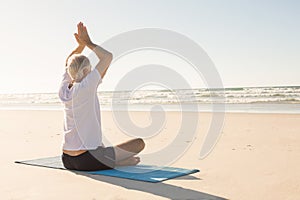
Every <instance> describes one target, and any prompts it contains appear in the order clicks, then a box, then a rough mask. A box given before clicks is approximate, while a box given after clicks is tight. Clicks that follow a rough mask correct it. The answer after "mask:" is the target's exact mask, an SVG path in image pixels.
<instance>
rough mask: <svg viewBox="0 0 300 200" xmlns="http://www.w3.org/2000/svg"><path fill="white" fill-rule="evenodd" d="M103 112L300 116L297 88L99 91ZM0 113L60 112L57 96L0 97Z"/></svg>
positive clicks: (12, 95) (298, 89) (7, 95)
mask: <svg viewBox="0 0 300 200" xmlns="http://www.w3.org/2000/svg"><path fill="white" fill-rule="evenodd" d="M98 97H99V101H100V105H101V109H102V110H108V111H109V110H112V109H114V110H130V111H150V110H151V109H152V110H154V111H155V110H161V109H163V110H165V111H187V112H246V113H296V114H297V113H300V86H288V87H286V86H285V87H240V88H225V89H207V88H198V89H174V90H137V91H99V92H98ZM0 109H1V110H62V109H63V106H62V104H61V102H60V100H59V98H58V94H57V93H31V94H0Z"/></svg>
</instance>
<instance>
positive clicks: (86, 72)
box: [83, 68, 90, 76]
mask: <svg viewBox="0 0 300 200" xmlns="http://www.w3.org/2000/svg"><path fill="white" fill-rule="evenodd" d="M89 72H90V70H89V69H88V68H85V69H83V74H84V76H86V75H87V74H88V73H89Z"/></svg>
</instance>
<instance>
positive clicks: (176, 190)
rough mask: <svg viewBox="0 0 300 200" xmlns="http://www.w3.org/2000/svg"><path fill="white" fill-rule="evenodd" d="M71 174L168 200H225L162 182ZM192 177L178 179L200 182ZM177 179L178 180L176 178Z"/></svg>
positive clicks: (78, 173)
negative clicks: (167, 199)
mask: <svg viewBox="0 0 300 200" xmlns="http://www.w3.org/2000/svg"><path fill="white" fill-rule="evenodd" d="M72 172H73V173H75V174H77V175H81V176H86V177H89V178H92V179H94V180H98V181H102V182H105V183H110V184H113V185H118V186H122V187H124V188H126V189H130V190H138V191H142V192H147V193H150V194H154V195H157V196H161V197H165V198H169V199H180V200H184V199H189V200H192V199H195V200H226V198H223V197H218V196H214V195H211V194H207V193H204V192H200V191H196V190H192V189H188V188H183V187H180V186H176V185H170V184H167V183H164V182H159V183H150V182H141V181H135V180H129V179H122V178H116V177H109V176H102V175H92V174H87V173H83V172H79V171H72ZM191 177H192V176H182V177H181V178H180V179H181V180H183V179H187V180H192V179H194V180H201V179H198V178H196V177H194V178H191ZM177 179H179V178H177Z"/></svg>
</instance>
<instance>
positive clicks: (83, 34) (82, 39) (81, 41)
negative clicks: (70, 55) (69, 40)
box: [74, 22, 92, 47]
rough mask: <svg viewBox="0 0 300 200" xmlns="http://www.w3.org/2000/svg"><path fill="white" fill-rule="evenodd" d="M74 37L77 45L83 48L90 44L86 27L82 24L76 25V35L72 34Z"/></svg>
mask: <svg viewBox="0 0 300 200" xmlns="http://www.w3.org/2000/svg"><path fill="white" fill-rule="evenodd" d="M74 36H75V39H76V41H77V43H78V45H79V46H81V47H85V46H88V45H90V44H92V41H91V39H90V36H89V34H88V32H87V29H86V26H84V25H83V23H82V22H79V23H78V24H77V33H74Z"/></svg>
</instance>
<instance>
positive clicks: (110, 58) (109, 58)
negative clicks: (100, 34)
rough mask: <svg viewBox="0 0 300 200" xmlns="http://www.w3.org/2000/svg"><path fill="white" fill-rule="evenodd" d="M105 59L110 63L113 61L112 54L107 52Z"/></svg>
mask: <svg viewBox="0 0 300 200" xmlns="http://www.w3.org/2000/svg"><path fill="white" fill-rule="evenodd" d="M106 59H107V60H108V61H109V62H111V61H112V60H113V54H112V53H111V52H108V53H107V55H106Z"/></svg>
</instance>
